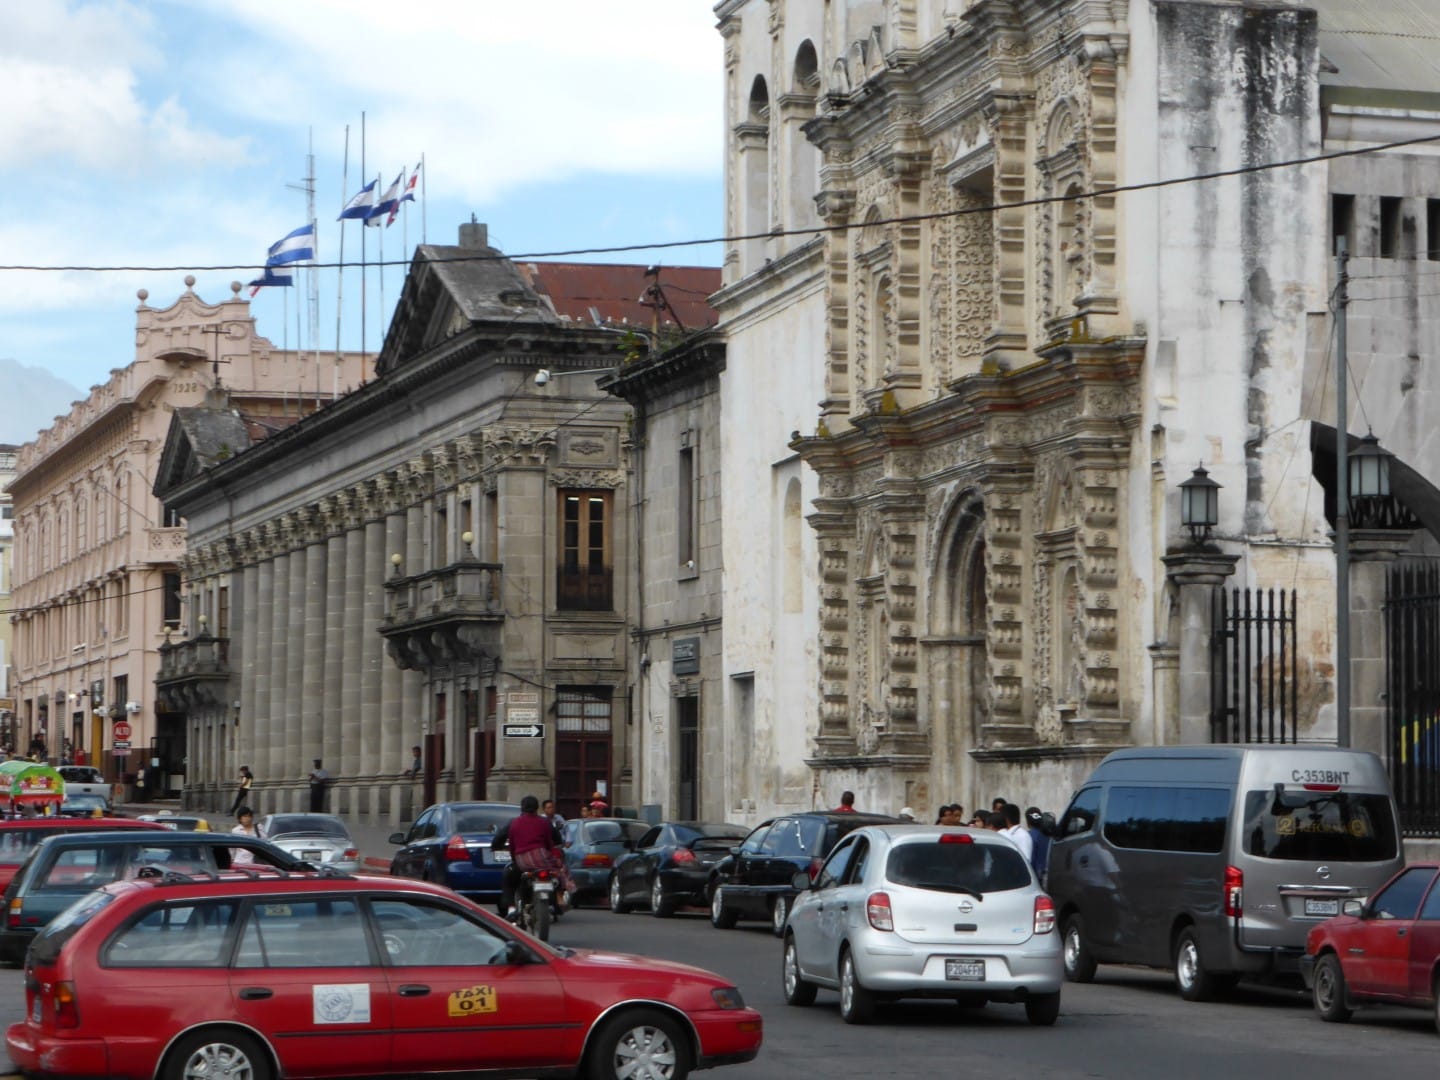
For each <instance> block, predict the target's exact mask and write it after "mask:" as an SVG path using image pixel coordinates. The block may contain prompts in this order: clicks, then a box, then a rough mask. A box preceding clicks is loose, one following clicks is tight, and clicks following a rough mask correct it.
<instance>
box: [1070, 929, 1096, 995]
mask: <svg viewBox="0 0 1440 1080" xmlns="http://www.w3.org/2000/svg"><path fill="white" fill-rule="evenodd" d="M1064 945H1065V978H1067V979H1069V980H1070V981H1071V982H1076V983H1088V982H1092V981H1093V980H1094V978H1095V957H1093V956H1091V955H1090V949H1089V947H1088V946H1086V944H1085V920H1083V919H1082V918H1080V916H1079V915H1071V916H1070V917H1069V918H1068V919H1066V920H1065V939H1064Z"/></svg>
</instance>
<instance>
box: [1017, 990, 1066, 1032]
mask: <svg viewBox="0 0 1440 1080" xmlns="http://www.w3.org/2000/svg"><path fill="white" fill-rule="evenodd" d="M1025 1019H1026V1020H1029V1021H1030V1023H1032V1024H1034V1025H1035V1026H1036V1027H1049V1026H1050V1025H1051V1024H1053V1023H1055V1021H1056V1020H1058V1019H1060V991H1059V990H1056V991H1055V993H1053V994H1031V995H1030V996H1029V997H1027V998H1026V999H1025Z"/></svg>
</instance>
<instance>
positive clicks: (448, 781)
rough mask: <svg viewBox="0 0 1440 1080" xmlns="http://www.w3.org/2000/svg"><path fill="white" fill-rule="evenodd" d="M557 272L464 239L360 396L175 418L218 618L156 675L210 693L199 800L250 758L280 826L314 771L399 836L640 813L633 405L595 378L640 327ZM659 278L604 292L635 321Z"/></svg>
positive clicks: (410, 287)
mask: <svg viewBox="0 0 1440 1080" xmlns="http://www.w3.org/2000/svg"><path fill="white" fill-rule="evenodd" d="M559 273H560V271H556V270H553V269H550V268H547V267H545V266H543V265H540V264H535V265H529V264H526V265H521V266H516V265H514V264H512V263H511V262H510V261H509V260H507V259H506V258H505V257H504V256H503V255H502V254H501V253H500V252H498V251H496V250H495V249H494V248H492V247H490V246H488V244H487V237H486V229H485V226H484V225H480V224H476V223H471V224H467V225H463V226H461V229H460V240H459V243H458V244H457V245H454V246H444V245H422V246H421V247H419V248H418V249H417V251H416V254H415V257H414V260H413V262H412V265H411V270H410V273H409V275H408V277H407V279H406V283H405V287H404V290H403V293H402V296H401V299H400V302H399V305H398V307H397V310H396V314H395V317H394V320H393V322H392V324H391V326H390V329H389V332H388V334H387V337H386V340H385V345H384V348H383V350H382V351H381V354H380V357H379V360H378V362H377V365H376V378H375V379H374V380H373V381H372V382H370V383H368V384H367V385H365V386H364V387H362V388H361V389H360V390H358V391H356V392H355V393H353V394H350V395H349V396H347V397H346V398H344V399H343V400H341V401H339V402H337V403H336V404H335V405H333V406H331V407H330V408H328V409H325V410H323V411H322V412H320V413H318V414H316V415H315V416H313V417H309V418H307V420H305V421H304V422H302V423H300V424H296V425H295V426H293V427H292V428H290V429H288V430H286V431H284V432H281V433H278V434H276V435H273V436H271V437H269V438H266V439H264V440H263V441H259V442H254V443H251V442H247V441H246V440H245V439H244V434H243V430H242V429H243V423H244V417H243V415H237V414H236V413H235V412H234V411H232V410H230V409H229V408H227V407H225V405H224V403H223V402H209V403H207V405H206V406H205V407H203V408H197V409H192V410H184V411H181V412H179V413H177V415H176V417H175V419H174V422H173V424H172V427H171V430H170V436H169V440H168V442H167V444H166V450H165V455H164V458H163V460H162V462H161V467H160V471H159V474H158V477H157V480H156V486H155V490H156V493H157V495H159V497H160V498H161V499H162V500H163V501H164V503H165V505H166V506H167V507H168V508H170V509H172V510H174V511H176V512H177V513H179V514H181V515H183V516H184V518H185V520H186V523H187V526H188V529H189V537H190V551H189V555H188V557H187V559H186V561H185V564H184V581H185V588H186V590H187V602H188V605H189V606H188V609H187V610H188V611H189V612H191V613H192V616H193V617H192V621H191V624H190V626H189V627H188V629H189V630H190V636H188V637H187V638H186V639H185V640H184V641H181V642H176V643H174V645H173V646H172V651H171V652H170V653H169V654H168V661H167V663H166V664H165V665H164V667H163V668H162V671H161V673H160V677H159V679H158V680H157V687H158V691H159V693H161V694H162V695H171V696H174V697H176V698H177V699H184V700H186V701H187V702H189V703H190V704H189V706H188V708H189V713H188V715H189V716H190V718H191V731H190V738H191V740H192V744H193V745H194V746H195V747H196V748H197V752H196V753H195V755H194V759H195V760H196V761H197V762H198V769H197V770H196V772H195V774H194V775H193V776H192V777H191V778H190V782H189V783H188V784H187V789H186V798H187V800H188V801H189V802H190V803H191V804H193V805H195V806H198V807H207V808H211V809H214V808H218V807H220V806H222V805H228V801H229V799H230V790H231V789H232V787H233V782H234V777H235V774H236V771H237V770H238V768H239V766H240V765H242V764H248V765H250V766H251V768H252V769H253V771H254V774H255V776H256V785H255V790H256V794H255V799H256V800H257V802H258V803H259V808H260V810H261V811H262V812H264V811H269V810H274V809H296V808H300V807H302V806H303V805H304V804H305V800H306V797H307V783H306V779H305V778H306V774H308V772H309V771H310V768H311V762H312V760H313V759H316V758H319V759H321V760H322V761H323V762H324V766H325V768H326V769H327V770H328V771H329V773H330V774H331V776H332V777H333V778H334V782H333V784H332V788H331V791H330V795H329V808H330V809H331V810H334V811H338V812H343V813H347V814H354V815H360V816H364V817H369V818H371V819H373V820H387V819H388V820H395V821H399V820H408V819H410V818H411V817H413V815H414V814H415V813H416V812H417V810H418V809H419V808H421V807H423V806H425V805H427V804H428V803H430V802H433V801H436V800H438V799H446V798H488V799H496V800H518V799H519V798H520V796H522V795H524V794H530V793H533V794H536V795H539V796H542V797H543V796H545V795H551V794H553V795H555V796H556V797H557V799H558V800H559V802H560V806H561V809H562V812H565V813H567V814H573V813H576V812H577V811H578V807H579V804H580V802H581V801H582V799H586V798H588V796H589V795H590V794H591V793H592V792H593V791H596V790H599V791H601V792H603V793H604V794H605V795H606V797H607V798H608V799H609V800H610V801H611V802H612V803H615V804H616V805H627V804H628V802H629V801H630V800H632V799H633V796H634V791H633V785H632V776H631V763H630V758H631V740H632V735H631V722H630V709H629V696H630V695H629V684H628V681H627V675H626V663H627V651H628V649H629V644H628V633H627V631H628V625H627V604H628V602H629V597H630V595H631V584H630V576H629V573H630V572H629V569H628V566H629V563H628V559H627V553H628V551H629V549H630V543H631V540H630V536H629V532H628V524H627V520H628V519H627V516H626V514H625V513H624V509H625V506H626V499H627V497H628V485H629V472H628V470H629V468H630V454H631V447H630V441H629V433H628V427H627V423H626V417H627V414H628V408H627V406H626V405H625V404H624V403H623V402H621V401H619V400H618V399H616V398H614V397H612V396H610V395H607V394H605V393H603V392H601V391H600V390H599V389H597V387H596V382H597V379H598V378H599V377H600V375H602V374H604V373H606V372H608V371H610V370H612V369H613V368H615V367H616V366H617V365H618V364H619V363H620V362H621V360H622V358H623V356H624V353H623V352H622V351H621V350H622V347H623V346H624V345H625V341H626V339H625V338H624V337H623V336H622V335H619V334H617V333H616V332H615V330H614V329H612V328H611V327H610V326H608V325H597V324H596V323H595V322H594V321H593V320H592V319H591V318H589V317H585V316H583V315H572V314H571V313H569V312H567V311H565V310H563V303H562V302H561V300H560V299H559V298H558V297H557V294H556V290H557V289H560V288H564V287H565V286H564V285H563V283H561V284H557V280H558V279H556V278H555V277H554V275H556V274H559ZM577 273H579V272H578V271H577ZM667 273H670V271H667ZM605 274H609V275H611V277H609V278H605ZM642 274H643V268H642V267H635V268H613V267H612V268H608V269H607V270H606V271H604V272H603V273H600V278H604V281H601V280H597V277H596V276H595V274H593V273H591V274H579V276H580V277H582V278H584V279H585V288H584V289H582V290H578V291H579V292H583V293H584V294H585V295H586V296H588V297H589V300H588V303H589V305H591V306H592V307H593V306H594V305H596V304H598V303H606V304H607V305H608V304H609V302H611V301H615V300H618V299H619V298H620V297H621V296H623V297H625V298H626V299H627V301H628V303H629V304H630V305H631V306H632V307H633V306H634V305H635V303H636V300H635V298H636V297H638V296H640V295H641V294H642V292H644V289H645V284H644V280H643V278H642ZM632 279H633V280H632ZM605 281H609V282H610V285H609V286H607V285H605ZM607 287H608V288H609V289H610V293H613V294H614V295H610V294H609V293H606V292H605V289H606V288H607ZM701 295H703V293H702V294H701ZM705 310H707V311H708V308H707V309H705ZM607 314H611V315H612V316H613V313H610V312H608V311H607ZM649 315H650V313H649V312H646V311H643V310H638V309H637V310H635V311H631V312H630V318H631V321H632V322H633V321H635V319H636V318H638V317H640V316H645V317H647V319H648V317H649ZM616 321H618V318H617V319H616ZM542 372H543V374H542ZM222 597H225V600H224V602H225V603H227V604H228V605H229V609H230V613H229V617H228V620H227V622H228V625H229V627H230V628H231V629H230V634H229V639H228V640H226V641H223V642H222V641H219V640H217V635H214V634H213V633H212V631H211V630H209V629H207V628H210V627H214V626H215V625H216V618H215V613H216V611H217V607H218V605H219V604H220V603H221V602H222V599H221V598H222ZM202 617H203V618H204V619H205V621H204V622H201V619H202ZM415 746H419V747H421V750H422V759H423V767H422V769H421V771H420V774H419V776H417V777H414V778H413V779H412V778H411V777H410V776H409V775H407V774H406V773H405V770H407V769H408V767H409V765H410V763H411V761H412V752H411V748H412V747H415Z"/></svg>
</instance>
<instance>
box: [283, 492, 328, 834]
mask: <svg viewBox="0 0 1440 1080" xmlns="http://www.w3.org/2000/svg"><path fill="white" fill-rule="evenodd" d="M320 515H321V517H320V520H319V521H318V522H316V524H315V528H314V530H313V531H312V533H311V535H310V537H309V539H310V543H309V544H308V545H307V546H306V548H305V606H304V608H303V609H302V610H303V612H304V616H303V618H304V625H305V648H304V656H305V668H304V670H305V680H306V683H307V686H306V689H307V691H309V693H308V695H307V698H306V701H305V716H304V718H303V719H302V721H301V724H300V730H299V731H297V732H295V733H294V743H293V745H292V748H291V750H290V755H291V760H292V761H293V762H294V765H295V772H296V775H298V776H304V775H305V774H307V773H308V772H309V771H310V759H311V758H313V757H315V756H316V755H317V754H319V753H320V725H321V720H320V717H321V710H322V709H323V708H324V707H325V704H324V703H325V701H326V700H328V697H329V695H330V693H331V691H332V687H331V685H330V683H329V679H328V676H329V671H328V667H329V656H330V642H329V640H328V639H327V636H326V617H327V615H328V613H329V609H328V608H327V606H326V596H325V580H326V574H327V572H328V566H329V551H328V550H327V548H326V543H325V534H326V531H327V528H328V521H327V507H326V506H325V504H324V503H322V505H321V509H320ZM326 767H327V768H333V767H334V766H326ZM301 798H302V800H306V802H305V803H304V805H306V807H307V808H308V805H309V804H308V800H309V798H310V793H309V789H308V787H307V788H306V789H305V790H304V791H303V792H302V794H301Z"/></svg>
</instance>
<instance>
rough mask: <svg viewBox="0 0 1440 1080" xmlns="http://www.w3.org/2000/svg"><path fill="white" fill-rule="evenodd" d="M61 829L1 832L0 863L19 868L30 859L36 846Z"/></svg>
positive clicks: (9, 830)
mask: <svg viewBox="0 0 1440 1080" xmlns="http://www.w3.org/2000/svg"><path fill="white" fill-rule="evenodd" d="M59 831H60V830H59V829H5V830H3V831H0V863H3V864H5V865H7V866H19V865H20V864H21V863H22V862H24V861H25V860H26V859H28V858H29V857H30V852H32V851H33V850H35V845H36V844H38V843H40V841H41V840H44V839H45V837H47V836H53V835H55V834H56V833H57V832H59Z"/></svg>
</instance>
